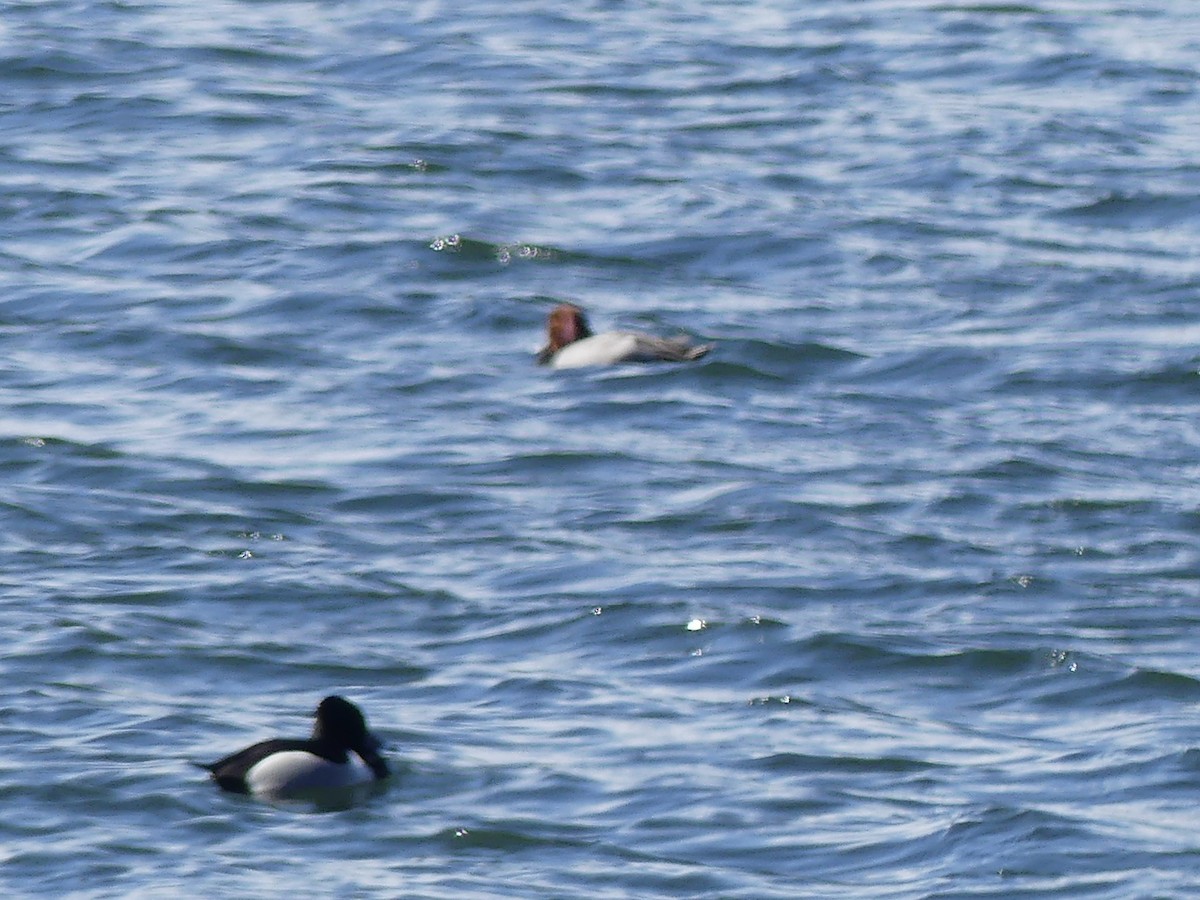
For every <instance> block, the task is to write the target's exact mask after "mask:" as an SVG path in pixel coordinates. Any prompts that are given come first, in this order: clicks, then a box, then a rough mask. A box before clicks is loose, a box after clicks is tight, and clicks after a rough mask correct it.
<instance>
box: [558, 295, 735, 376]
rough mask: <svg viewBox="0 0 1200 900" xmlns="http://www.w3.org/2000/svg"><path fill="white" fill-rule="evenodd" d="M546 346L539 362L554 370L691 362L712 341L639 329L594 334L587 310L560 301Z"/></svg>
mask: <svg viewBox="0 0 1200 900" xmlns="http://www.w3.org/2000/svg"><path fill="white" fill-rule="evenodd" d="M546 338H547V340H546V346H545V347H543V348H542V349H541V350H540V351H539V352H538V355H537V361H538V365H543V366H550V367H551V368H553V369H577V368H580V367H583V366H611V365H614V364H616V363H623V362H688V361H690V360H693V359H699V358H700V357H702V356H704V354H706V353H707V352H708V351H709V350H711V349H712V348H713V345H712V344H694V343H692V341H691V340H690V339H689V338H687V337H685V336H684V335H679V336H678V337H670V338H662V337H655V336H654V335H651V334H643V333H642V332H640V331H605V332H601V333H600V334H593V333H592V329H591V328H590V327H589V325H588V320H587V316H586V314H585V313H584V311H583V310H582V309H581V308H580V307H578V306H576V305H575V304H573V303H560V304H559V305H558V306H556V307H554V309H552V310H550V315H549V316H548V317H547V319H546Z"/></svg>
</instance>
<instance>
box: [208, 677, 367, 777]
mask: <svg viewBox="0 0 1200 900" xmlns="http://www.w3.org/2000/svg"><path fill="white" fill-rule="evenodd" d="M316 719H317V721H316V724H315V725H314V726H313V733H312V737H311V738H273V739H271V740H267V741H260V742H259V743H257V744H253V745H251V746H249V747H247V748H246V749H244V750H239V751H238V752H237V753H234V754H232V755H230V756H227V757H225V758H224V759H221V760H218V761H217V762H215V763H212V764H209V765H204V766H202V768H204V769H207V770H208V771H209V773H210V774H211V776H212V780H213V781H215V782H216V783H217V785H218V786H220V787H221V788H223V789H224V790H227V791H232V792H233V793H235V794H254V795H257V796H263V797H268V798H271V799H291V798H301V797H308V796H312V795H313V794H319V793H321V792H325V791H330V790H340V789H345V788H354V787H358V786H360V785H364V784H369V783H370V782H372V781H380V780H382V779H384V778H387V776H388V766H387V762H386V761H385V760H384V759H383V757H382V756H380V755H379V750H380V747H381V746H382V745H381V743H380V741H379V739H378V738H377V737H375V735H373V734H371V732H370V731H368V730H367V722H366V719H364V718H363V714H362V711H361V710H359V708H358V707H357V706H355V705H354V704H353V703H351V702H350V701H349V700H346V699H345V698H343V697H326V698H325V699H324V700H322V701H321V704H320V706H318V707H317V711H316ZM351 751H353V753H354V755H353V756H352V755H351Z"/></svg>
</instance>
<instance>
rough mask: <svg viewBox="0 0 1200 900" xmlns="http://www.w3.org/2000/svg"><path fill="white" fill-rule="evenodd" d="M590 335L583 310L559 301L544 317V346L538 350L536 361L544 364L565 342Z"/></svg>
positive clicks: (571, 342)
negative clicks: (545, 317)
mask: <svg viewBox="0 0 1200 900" xmlns="http://www.w3.org/2000/svg"><path fill="white" fill-rule="evenodd" d="M591 336H592V329H591V328H589V327H588V321H587V316H585V315H584V314H583V310H582V309H580V308H579V307H578V306H576V305H575V304H573V303H560V304H559V305H558V306H556V307H554V309H552V310H550V315H549V316H548V317H547V319H546V346H545V347H543V348H542V349H541V350H540V351H539V352H538V356H537V361H538V363H539V364H541V365H545V364H546V363H548V362H550V360H551V359H553V358H554V354H555V353H557V352H558V351H559V350H561V349H562V348H563V347H565V346H567V344H573V343H575V341H581V340H583V339H584V338H586V337H591Z"/></svg>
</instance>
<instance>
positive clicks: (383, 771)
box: [355, 732, 389, 778]
mask: <svg viewBox="0 0 1200 900" xmlns="http://www.w3.org/2000/svg"><path fill="white" fill-rule="evenodd" d="M382 750H383V741H381V740H380V739H379V738H378V737H377V736H376V735H374V734H372V733H371V732H367V735H366V737H365V739H364V740H363V742H362V744H361V745H360V746H359V747H356V748H355V752H356V753H357V754H358V755H359V756H360V757H361V758H362V761H363V762H365V763H366V764H367V767H368V768H369V769H370V770H371V771H372V772H373V773H374V774H375V777H376V778H387V777H388V774H389V770H388V764H387V760H386V759H384V758H383V756H382V755H381V751H382Z"/></svg>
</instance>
